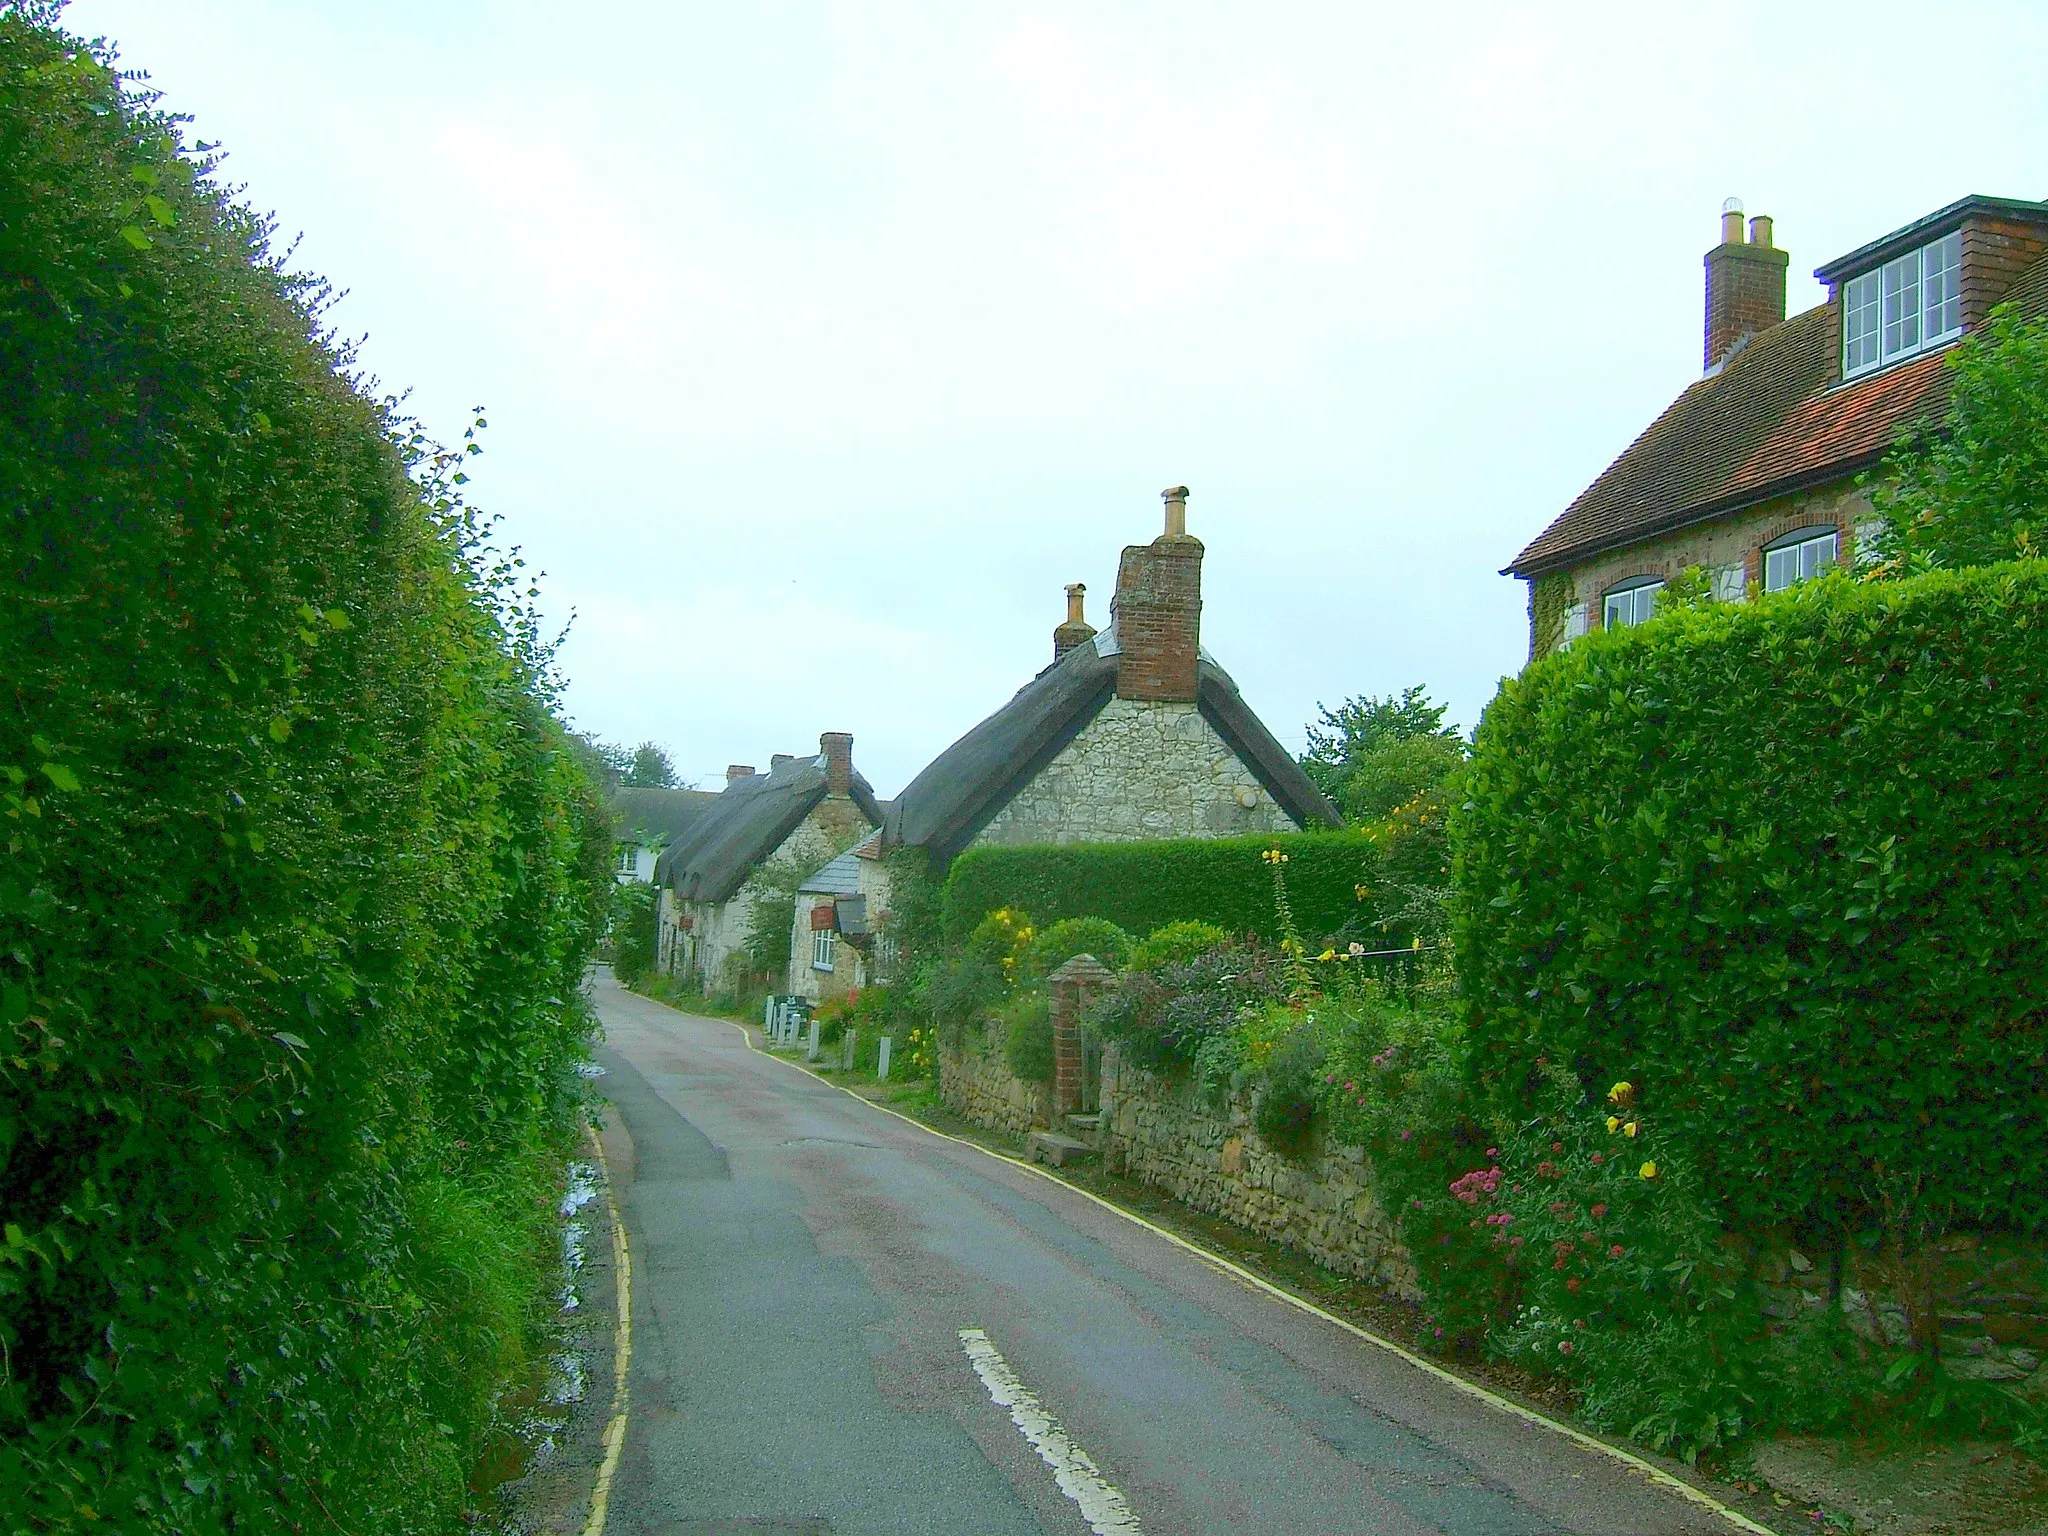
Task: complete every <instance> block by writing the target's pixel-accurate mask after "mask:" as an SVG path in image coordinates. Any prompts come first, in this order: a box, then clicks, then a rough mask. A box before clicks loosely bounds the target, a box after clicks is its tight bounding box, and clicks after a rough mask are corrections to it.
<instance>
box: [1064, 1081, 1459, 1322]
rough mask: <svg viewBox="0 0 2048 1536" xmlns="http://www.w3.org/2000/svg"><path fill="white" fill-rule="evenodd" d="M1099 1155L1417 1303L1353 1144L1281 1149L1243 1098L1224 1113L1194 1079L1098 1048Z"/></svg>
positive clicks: (1406, 1261) (1117, 1168)
mask: <svg viewBox="0 0 2048 1536" xmlns="http://www.w3.org/2000/svg"><path fill="white" fill-rule="evenodd" d="M1102 1126H1103V1130H1102V1156H1103V1161H1104V1163H1105V1164H1106V1165H1107V1166H1108V1167H1109V1169H1110V1171H1112V1172H1114V1173H1121V1174H1123V1175H1125V1176H1126V1177H1127V1178H1132V1179H1136V1180H1137V1181H1138V1182H1139V1183H1141V1184H1150V1185H1152V1186H1153V1187H1154V1188H1156V1189H1163V1190H1165V1191H1166V1192H1167V1193H1168V1194H1170V1195H1172V1196H1173V1197H1174V1198H1175V1199H1177V1200H1179V1201H1181V1202H1182V1203H1183V1204H1186V1205H1191V1206H1193V1207H1194V1208H1195V1209H1196V1210H1200V1211H1207V1212H1208V1213H1209V1214H1211V1215H1213V1216H1220V1217H1222V1218H1223V1219H1224V1220H1225V1221H1228V1222H1231V1223H1233V1224H1235V1225H1237V1226H1240V1227H1243V1228H1244V1229H1245V1230H1246V1231H1249V1232H1254V1233H1257V1234H1258V1235H1259V1236H1260V1237H1264V1238H1269V1239H1271V1240H1272V1241H1274V1242H1277V1243H1283V1244H1285V1245H1286V1246H1287V1247H1289V1248H1293V1249H1295V1250H1296V1251H1298V1252H1301V1253H1305V1254H1307V1255H1308V1256H1309V1257H1310V1258H1312V1259H1314V1260H1315V1261H1316V1262H1317V1263H1318V1264H1321V1265H1322V1266H1323V1267H1324V1268H1326V1269H1332V1270H1335V1271H1336V1272H1337V1273H1339V1274H1345V1275H1351V1276H1353V1277H1355V1278H1357V1279H1360V1280H1366V1281H1370V1282H1371V1283H1372V1284H1374V1285H1377V1286H1379V1287H1381V1288H1382V1289H1384V1290H1387V1291H1390V1292H1392V1293H1393V1294H1394V1295H1396V1296H1399V1297H1402V1298H1403V1299H1405V1300H1410V1301H1420V1300H1421V1299H1422V1292H1421V1288H1420V1286H1419V1285H1418V1284H1417V1280H1416V1274H1415V1263H1414V1260H1412V1259H1411V1258H1410V1257H1409V1255H1408V1250H1407V1248H1405V1247H1404V1246H1403V1245H1402V1243H1401V1239H1400V1236H1399V1234H1398V1233H1397V1232H1396V1231H1395V1228H1394V1224H1393V1222H1391V1221H1390V1220H1388V1219H1387V1215H1386V1212H1385V1211H1383V1210H1382V1209H1381V1208H1380V1202H1379V1195H1378V1193H1377V1192H1376V1191H1375V1189H1374V1188H1373V1181H1372V1167H1371V1164H1370V1163H1368V1162H1367V1160H1366V1156H1365V1153H1364V1152H1362V1151H1361V1150H1359V1149H1358V1148H1357V1147H1344V1146H1329V1145H1324V1146H1320V1147H1319V1148H1318V1149H1317V1150H1316V1151H1315V1152H1313V1153H1312V1154H1310V1155H1309V1156H1308V1157H1306V1158H1302V1159H1298V1160H1297V1159H1292V1158H1287V1157H1283V1156H1281V1154H1280V1153H1278V1152H1276V1151H1274V1150H1273V1149H1272V1148H1271V1147H1269V1146H1267V1145H1266V1143H1265V1142H1264V1141H1263V1140H1261V1139H1260V1137H1259V1133H1258V1132H1257V1131H1256V1130H1254V1129H1253V1128H1252V1125H1251V1114H1250V1104H1249V1101H1248V1100H1245V1099H1242V1098H1240V1099H1239V1100H1237V1101H1236V1102H1234V1103H1233V1104H1232V1105H1231V1106H1230V1108H1229V1110H1228V1112H1226V1113H1219V1112H1217V1111H1216V1110H1213V1109H1211V1108H1210V1107H1209V1106H1208V1105H1206V1104H1204V1103H1202V1101H1201V1100H1200V1098H1199V1097H1198V1096H1197V1094H1196V1091H1195V1088H1194V1085H1193V1084H1191V1083H1178V1082H1173V1081H1170V1080H1168V1079H1166V1078H1162V1077H1160V1076H1158V1075H1156V1074H1154V1073H1150V1072H1146V1071H1144V1070H1142V1069H1140V1068H1137V1067H1132V1066H1127V1065H1125V1064H1123V1063H1122V1062H1121V1061H1120V1060H1119V1059H1118V1056H1117V1052H1116V1048H1115V1047H1114V1046H1111V1047H1108V1048H1106V1049H1105V1050H1104V1051H1103V1053H1102Z"/></svg>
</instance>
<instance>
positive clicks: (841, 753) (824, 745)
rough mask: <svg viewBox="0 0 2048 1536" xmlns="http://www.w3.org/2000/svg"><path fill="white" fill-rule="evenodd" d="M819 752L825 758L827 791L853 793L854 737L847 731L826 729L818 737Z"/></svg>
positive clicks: (833, 793)
mask: <svg viewBox="0 0 2048 1536" xmlns="http://www.w3.org/2000/svg"><path fill="white" fill-rule="evenodd" d="M818 754H819V755H820V756H821V757H823V758H824V759H825V793H826V794H828V795H850V794H852V793H853V738H852V737H851V736H849V735H848V734H847V733H846V732H845V731H825V732H823V733H821V734H820V735H819V737H818Z"/></svg>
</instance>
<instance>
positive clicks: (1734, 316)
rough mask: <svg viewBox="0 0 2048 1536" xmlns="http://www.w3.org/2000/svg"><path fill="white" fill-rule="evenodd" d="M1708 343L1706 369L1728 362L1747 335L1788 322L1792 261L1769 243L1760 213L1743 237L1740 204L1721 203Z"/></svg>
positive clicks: (1710, 275)
mask: <svg viewBox="0 0 2048 1536" xmlns="http://www.w3.org/2000/svg"><path fill="white" fill-rule="evenodd" d="M1705 261H1706V268H1707V345H1706V359H1707V360H1706V363H1705V364H1704V366H1705V367H1707V368H1709V369H1711V368H1713V367H1714V366H1715V365H1716V364H1718V363H1723V362H1726V361H1727V360H1728V354H1729V353H1730V352H1731V351H1732V350H1734V347H1735V344H1736V343H1737V342H1738V341H1741V340H1742V339H1743V337H1745V336H1753V335H1755V334H1756V333H1757V332H1758V331H1767V330H1769V329H1770V328H1771V327H1772V326H1774V325H1776V324H1777V323H1778V322H1779V321H1780V320H1783V319H1784V318H1785V268H1786V267H1787V266H1789V265H1790V264H1791V257H1790V256H1789V255H1787V254H1786V253H1785V252H1784V251H1781V250H1779V249H1778V248H1777V247H1776V246H1774V245H1772V244H1771V221H1770V220H1769V219H1768V218H1766V217H1765V216H1764V215H1762V214H1759V215H1757V217H1755V218H1753V219H1751V220H1750V221H1749V239H1748V240H1747V241H1745V240H1744V239H1743V238H1742V204H1741V203H1740V202H1739V201H1737V200H1736V199H1735V198H1732V197H1731V198H1729V199H1728V201H1727V202H1725V203H1723V204H1722V205H1721V243H1720V244H1719V245H1717V246H1715V247H1714V248H1713V249H1712V250H1711V251H1709V252H1707V254H1706V257H1705Z"/></svg>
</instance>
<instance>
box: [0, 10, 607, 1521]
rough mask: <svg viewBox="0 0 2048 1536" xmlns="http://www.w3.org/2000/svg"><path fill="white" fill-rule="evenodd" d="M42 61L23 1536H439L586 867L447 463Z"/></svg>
mask: <svg viewBox="0 0 2048 1536" xmlns="http://www.w3.org/2000/svg"><path fill="white" fill-rule="evenodd" d="M53 15H54V8H53V7H44V6H34V7H23V6H10V7H5V8H0V231H4V234H0V250H4V264H5V266H6V269H7V279H8V280H7V281H6V282H5V283H0V504H4V505H5V506H6V508H7V515H6V521H5V524H4V531H0V555H4V559H5V564H6V580H7V590H8V598H7V601H5V602H0V656H4V657H5V667H6V673H7V687H6V689H5V690H4V692H0V828H4V836H5V839H6V845H7V847H6V855H5V857H4V859H0V1211H4V1213H5V1215H6V1222H5V1233H4V1236H0V1360H4V1369H0V1529H4V1530H6V1531H8V1532H10V1533H12V1532H16V1531H24V1530H36V1531H39V1532H43V1531H70V1530H77V1529H82V1528H85V1527H87V1526H92V1527H94V1528H100V1529H111V1528H119V1529H121V1530H124V1531H138V1532H169V1531H178V1532H199V1533H204V1532H216V1531H222V1530H235V1531H251V1532H256V1531H292V1530H313V1529H322V1530H326V1529H336V1528H341V1529H348V1530H356V1531H370V1530H375V1531H379V1532H411V1531H428V1530H433V1531H445V1530H449V1529H451V1528H453V1527H454V1526H455V1525H456V1524H457V1522H458V1521H459V1517H460V1514H461V1511H462V1507H463V1505H464V1502H465V1498H466V1492H465V1488H464V1475H463V1474H464V1472H465V1470H466V1467H467V1465H468V1463H469V1462H470V1460H471V1459H472V1457H473V1455H474V1454H475V1452H476V1451H477V1449H478V1436H479V1435H480V1433H481V1428H480V1426H481V1423H482V1420H483V1419H484V1417H485V1416H486V1408H487V1404H488V1402H489V1400H490V1397H491V1395H492V1393H493V1392H494V1391H495V1390H496V1389H497V1388H498V1387H499V1386H500V1385H502V1384H503V1376H504V1373H505V1372H506V1370H507V1368H508V1367H509V1366H510V1365H511V1364H512V1363H513V1362H514V1361H515V1360H516V1359H517V1357H518V1356H519V1354H520V1352H521V1350H522V1349H523V1348H524V1347H525V1344H526V1342H527V1341H526V1340H525V1339H523V1338H522V1337H521V1336H520V1335H521V1332H522V1329H523V1328H524V1326H525V1325H526V1324H527V1322H529V1321H530V1318H531V1308H532V1307H533V1306H534V1305H536V1304H538V1302H539V1299H540V1297H541V1294H542V1289H543V1286H544V1284H545V1282H546V1281H547V1280H548V1279H549V1278H550V1277H551V1266H552V1264H553V1263H554V1259H553V1256H552V1255H553V1252H554V1244H553V1240H552V1237H551V1235H550V1234H548V1233H547V1231H546V1223H547V1220H548V1216H549V1211H550V1207H551V1197H552V1195H553V1194H554V1192H555V1191H554V1183H555V1180H556V1178H557V1176H558V1174H559V1170H560V1167H561V1159H562V1152H563V1146H564V1142H565V1140H566V1138H567V1137H568V1135H569V1134H571V1132H572V1131H573V1127H574V1114H575V1111H576V1110H577V1109H578V1107H579V1105H580V1103H581V1100H580V1097H579V1091H578V1079H577V1077H576V1075H575V1072H574V1070H573V1068H574V1066H575V1064H576V1062H577V1061H578V1060H579V1058H580V1057H581V1056H582V1054H583V1051H584V1044H585V1039H586V1036H587V1032H588V1029H589V1019H588V1017H587V1016H586V1014H585V1013H584V1011H583V1010H582V1008H581V1006H580V1002H579V989H580V986H581V982H582V973H583V967H584V963H585V960H586V958H587V956H588V955H589V953H590V951H591V948H592V945H593V943H594V941H595V940H596V938H597V936H598V934H599V933H600V932H601V930H602V927H603V923H604V919H605V914H606V911H607V906H608V903H609V899H610V898H609V895H608V889H609V885H610V874H609V868H610V864H611V836H612V834H611V827H610V824H609V818H608V816H607V815H606V813H605V810H604V807H603V806H602V804H601V803H599V802H598V800H597V799H596V797H595V795H594V794H593V793H591V791H590V788H589V786H588V784H587V783H586V782H585V781H584V779H583V778H582V775H581V770H580V769H579V768H578V766H577V764H576V760H575V757H574V755H573V753H572V751H571V750H570V748H569V746H568V743H567V742H566V740H565V738H564V736H563V733H562V731H561V729H560V727H559V725H558V724H557V722H556V721H555V720H554V719H553V718H552V717H551V715H550V712H549V699H550V683H549V680H548V657H547V652H546V648H545V647H544V646H543V645H541V644H540V642H539V638H538V634H537V630H536V627H535V626H536V623H537V620H536V619H535V616H534V614H533V612H532V610H531V608H530V606H526V605H528V604H530V602H531V598H532V589H531V588H530V587H529V586H527V585H526V584H525V581H524V578H523V577H521V576H520V575H519V574H518V572H517V568H516V565H515V563H514V560H513V559H512V557H509V556H504V555H500V554H497V553H494V552H493V551H492V550H491V549H490V548H489V547H488V546H487V545H486V543H485V542H484V536H485V532H486V528H487V525H486V524H485V523H484V522H483V521H482V520H480V519H479V518H478V517H477V516H476V515H475V514H474V513H473V512H471V511H470V510H469V509H467V508H466V507H464V506H463V505H462V503H461V500H460V491H459V489H458V487H459V486H460V484H461V482H462V479H463V473H462V465H463V464H464V463H466V461H467V454H465V453H450V454H442V453H440V452H438V451H437V450H435V449H434V448H433V447H432V445H430V444H428V443H426V441H425V440H424V439H423V438H422V437H421V436H420V434H419V433H418V432H417V431H416V430H415V429H414V428H413V427H412V426H411V425H410V424H409V423H408V422H406V421H405V420H403V419H402V418H400V417H399V416H397V415H396V414H395V413H394V411H393V409H392V408H391V406H390V405H389V404H388V403H379V402H377V401H375V400H372V399H370V398H369V397H368V396H367V395H366V394H365V393H363V392H362V390H361V389H360V388H358V387H357V386H356V385H355V384H354V383H353V382H352V377H353V362H352V360H351V358H350V357H349V356H348V355H347V353H346V352H345V351H344V350H341V349H339V348H337V347H336V346H334V345H333V344H332V343H331V342H330V341H329V340H328V339H327V338H326V334H325V331H324V328H323V323H322V320H321V317H320V303H321V295H322V289H321V288H320V287H319V286H318V285H317V284H315V283H314V282H312V281H311V280H309V279H305V278H299V277H293V276H290V275H287V274H286V273H285V272H284V271H283V269H282V265H281V262H280V260H279V258H278V256H277V254H276V253H274V252H273V251H272V250H271V249H270V248H269V245H268V229H267V227H266V226H265V225H264V223H263V222H262V221H261V220H259V219H257V218H256V217H254V216H253V215H251V214H250V213H249V212H248V211H247V210H246V209H244V208H241V207H239V206H237V205H236V204H235V203H234V202H233V201H232V199H231V198H230V196H229V195H228V194H227V193H226V192H225V191H224V190H223V189H222V188H221V186H220V185H219V183H218V182H217V181H216V180H215V179H214V177H213V176H212V175H211V173H210V167H209V165H208V164H207V162H204V161H200V160H195V159H193V158H191V157H189V156H188V155H186V154H185V153H184V151H183V150H182V149H181V147H180V145H179V142H178V137H177V125H176V123H175V122H174V121H173V120H171V119H170V118H168V117H166V116H164V115H162V114H160V113H157V112H156V111H155V110H154V109H153V108H152V107H151V105H150V103H149V101H148V100H147V99H146V98H144V97H141V96H138V95H134V94H126V93H124V88H123V86H122V84H121V82H120V80H119V79H118V78H117V77H116V75H115V74H114V73H113V72H112V71H111V70H110V69H108V68H107V67H106V66H105V65H104V64H103V63H102V62H101V61H100V60H99V59H96V58H95V57H94V55H93V54H92V52H91V51H90V50H89V49H88V48H86V47H85V46H83V45H82V44H81V43H79V42H78V41H77V40H76V39H72V38H68V37H66V36H64V35H63V34H62V33H60V32H59V31H57V30H56V29H55V27H54V23H53V22H52V19H51V18H52V17H53ZM479 425H480V424H479ZM469 446H470V447H472V448H473V447H475V446H476V445H475V443H474V441H473V440H472V442H471V443H470V445H469Z"/></svg>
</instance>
